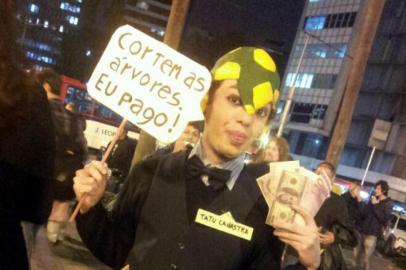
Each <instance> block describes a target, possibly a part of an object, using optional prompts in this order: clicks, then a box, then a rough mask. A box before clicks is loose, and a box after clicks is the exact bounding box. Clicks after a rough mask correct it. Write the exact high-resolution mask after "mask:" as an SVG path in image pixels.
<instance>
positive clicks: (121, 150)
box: [107, 136, 137, 177]
mask: <svg viewBox="0 0 406 270" xmlns="http://www.w3.org/2000/svg"><path fill="white" fill-rule="evenodd" d="M109 145H110V143H109V144H108V145H107V147H109ZM136 147H137V141H136V140H135V139H131V138H130V137H128V136H125V138H124V139H122V140H118V141H117V143H116V145H115V146H114V147H113V151H112V153H111V155H110V156H109V158H108V159H107V164H108V165H109V168H110V169H115V170H118V171H119V173H120V174H121V175H122V176H123V177H125V176H127V175H128V171H129V169H130V166H131V161H132V159H133V155H134V150H135V148H136Z"/></svg>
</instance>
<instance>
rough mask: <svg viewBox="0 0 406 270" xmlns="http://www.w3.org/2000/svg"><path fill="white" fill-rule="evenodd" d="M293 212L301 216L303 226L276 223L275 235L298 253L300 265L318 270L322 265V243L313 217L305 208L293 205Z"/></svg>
mask: <svg viewBox="0 0 406 270" xmlns="http://www.w3.org/2000/svg"><path fill="white" fill-rule="evenodd" d="M291 209H292V211H294V212H295V214H296V215H300V216H301V217H302V218H303V220H304V224H303V225H296V224H290V223H286V222H282V223H274V224H273V226H274V228H275V231H274V234H275V235H276V236H277V237H278V238H279V239H280V240H281V241H282V242H284V243H285V244H287V245H290V246H292V247H293V248H294V249H295V250H296V251H297V253H298V258H299V261H300V263H301V264H302V265H303V266H305V267H306V268H307V269H317V268H318V267H319V265H320V242H319V236H318V230H317V226H316V224H315V222H314V220H313V217H312V216H311V215H310V214H309V213H308V212H307V211H306V209H304V208H303V207H300V206H297V205H291Z"/></svg>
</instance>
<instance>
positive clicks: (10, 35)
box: [0, 0, 55, 270]
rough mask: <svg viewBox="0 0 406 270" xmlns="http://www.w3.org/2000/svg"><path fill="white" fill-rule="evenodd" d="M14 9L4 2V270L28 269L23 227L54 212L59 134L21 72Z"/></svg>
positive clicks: (0, 135) (0, 178) (0, 60)
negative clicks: (56, 155)
mask: <svg viewBox="0 0 406 270" xmlns="http://www.w3.org/2000/svg"><path fill="white" fill-rule="evenodd" d="M14 4H15V1H11V0H3V1H0V37H1V38H0V269H16V270H17V269H18V270H28V269H29V263H28V258H27V248H26V244H25V241H24V237H23V232H22V227H21V226H22V225H21V222H22V221H26V222H31V223H35V224H44V223H45V222H46V221H47V218H48V216H49V213H50V211H51V206H52V189H51V183H52V175H53V170H54V155H55V141H54V138H55V135H54V129H53V124H52V118H51V110H50V107H49V104H48V101H47V99H46V95H45V93H44V92H43V91H42V88H41V85H39V84H38V83H36V81H35V79H34V78H33V77H32V75H31V74H30V73H27V72H24V71H23V70H22V69H21V66H22V63H23V61H24V59H23V58H22V56H21V54H20V51H19V47H18V45H17V43H16V32H15V26H16V21H15V20H16V17H15V7H14ZM31 240H33V239H31ZM28 242H29V241H28Z"/></svg>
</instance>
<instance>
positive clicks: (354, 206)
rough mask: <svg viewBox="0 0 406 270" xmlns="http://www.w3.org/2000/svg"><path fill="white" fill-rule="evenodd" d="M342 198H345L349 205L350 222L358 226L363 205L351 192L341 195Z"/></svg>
mask: <svg viewBox="0 0 406 270" xmlns="http://www.w3.org/2000/svg"><path fill="white" fill-rule="evenodd" d="M341 198H343V199H344V201H345V202H346V204H347V209H348V216H349V218H350V221H351V222H352V223H353V224H354V225H355V224H358V222H359V218H360V215H361V203H360V202H358V200H357V199H356V198H354V197H352V196H351V193H350V192H349V191H347V192H346V193H344V194H343V195H341Z"/></svg>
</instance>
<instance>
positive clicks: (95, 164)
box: [85, 160, 108, 174]
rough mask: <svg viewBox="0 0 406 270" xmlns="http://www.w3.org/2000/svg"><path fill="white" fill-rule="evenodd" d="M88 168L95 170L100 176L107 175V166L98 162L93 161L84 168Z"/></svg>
mask: <svg viewBox="0 0 406 270" xmlns="http://www.w3.org/2000/svg"><path fill="white" fill-rule="evenodd" d="M89 167H94V168H96V169H97V170H98V171H99V172H100V173H101V174H107V172H108V167H107V164H106V163H104V162H101V161H98V160H93V161H92V162H90V163H88V164H87V165H86V166H85V168H89Z"/></svg>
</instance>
